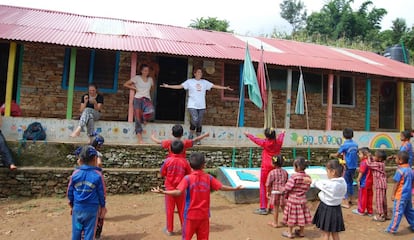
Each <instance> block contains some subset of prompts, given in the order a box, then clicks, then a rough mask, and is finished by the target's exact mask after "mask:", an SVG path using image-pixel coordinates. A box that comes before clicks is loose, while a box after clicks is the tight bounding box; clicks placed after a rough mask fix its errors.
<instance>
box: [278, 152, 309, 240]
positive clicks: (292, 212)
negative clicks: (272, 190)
mask: <svg viewBox="0 0 414 240" xmlns="http://www.w3.org/2000/svg"><path fill="white" fill-rule="evenodd" d="M306 167H307V163H306V160H305V158H304V157H298V158H297V159H296V160H295V161H294V162H293V168H294V169H295V172H296V173H294V174H292V176H290V178H289V179H288V181H287V183H286V185H285V191H284V193H285V194H286V196H287V202H286V206H285V209H284V211H283V223H284V224H286V225H287V226H288V231H284V232H283V233H282V236H283V237H287V238H294V237H295V235H297V236H298V237H304V236H305V233H304V230H305V225H307V224H311V223H312V217H311V214H310V211H309V208H308V207H307V206H306V192H307V191H308V190H309V187H310V183H309V182H308V181H306V180H305V179H310V176H309V175H307V174H306V173H305V169H306ZM295 226H299V229H295V230H293V228H294V227H295Z"/></svg>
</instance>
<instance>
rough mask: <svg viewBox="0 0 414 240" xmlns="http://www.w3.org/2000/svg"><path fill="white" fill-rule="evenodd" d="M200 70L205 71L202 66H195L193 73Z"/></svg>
mask: <svg viewBox="0 0 414 240" xmlns="http://www.w3.org/2000/svg"><path fill="white" fill-rule="evenodd" d="M198 70H201V72H203V68H202V67H195V68H193V74H195V73H196V72H197V71H198Z"/></svg>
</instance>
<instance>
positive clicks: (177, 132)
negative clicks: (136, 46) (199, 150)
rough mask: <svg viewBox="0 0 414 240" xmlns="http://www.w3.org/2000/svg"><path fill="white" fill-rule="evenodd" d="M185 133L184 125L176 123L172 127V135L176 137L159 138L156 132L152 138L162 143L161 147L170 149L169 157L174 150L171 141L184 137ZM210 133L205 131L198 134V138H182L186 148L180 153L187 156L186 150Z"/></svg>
mask: <svg viewBox="0 0 414 240" xmlns="http://www.w3.org/2000/svg"><path fill="white" fill-rule="evenodd" d="M183 133H184V129H183V126H181V125H180V124H176V125H174V126H173V127H172V135H173V137H174V139H168V140H162V141H161V140H159V139H158V138H156V137H155V133H154V134H152V136H151V139H152V141H154V142H155V143H157V144H161V147H162V148H164V149H167V150H168V155H167V157H169V156H171V154H172V152H171V143H172V142H173V141H174V140H181V138H182V137H183ZM208 136H209V133H204V134H203V135H200V136H197V137H196V138H193V139H185V140H181V141H182V142H183V144H184V149H183V151H182V152H181V153H180V154H181V156H182V157H184V158H186V150H187V149H188V148H191V147H193V145H194V143H195V142H197V141H200V140H201V139H203V138H205V137H208Z"/></svg>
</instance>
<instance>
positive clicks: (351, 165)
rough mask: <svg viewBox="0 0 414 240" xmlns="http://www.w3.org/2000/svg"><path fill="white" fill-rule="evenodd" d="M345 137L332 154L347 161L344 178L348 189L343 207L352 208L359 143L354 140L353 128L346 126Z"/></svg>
mask: <svg viewBox="0 0 414 240" xmlns="http://www.w3.org/2000/svg"><path fill="white" fill-rule="evenodd" d="M342 135H343V137H344V138H345V139H346V140H345V141H344V144H342V146H341V147H340V148H339V149H338V152H337V153H334V154H330V156H331V157H342V158H344V159H345V162H346V168H345V169H346V170H345V174H344V179H345V181H346V186H347V191H346V194H345V196H344V199H343V202H342V205H341V206H342V207H344V208H350V205H351V204H352V196H353V195H354V176H355V171H356V169H357V167H358V144H357V143H356V142H355V141H354V140H352V138H353V137H354V130H353V129H352V128H344V130H343V131H342Z"/></svg>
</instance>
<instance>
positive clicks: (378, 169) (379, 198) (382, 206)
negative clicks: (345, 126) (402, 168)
mask: <svg viewBox="0 0 414 240" xmlns="http://www.w3.org/2000/svg"><path fill="white" fill-rule="evenodd" d="M386 159H387V154H386V153H385V151H384V150H377V151H376V152H375V156H374V161H371V158H368V161H367V166H368V167H369V168H370V169H371V172H372V176H373V182H374V187H375V203H376V208H377V214H378V215H376V216H374V218H373V220H374V221H378V222H384V221H385V220H386V219H387V173H386V172H385V160H386Z"/></svg>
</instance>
